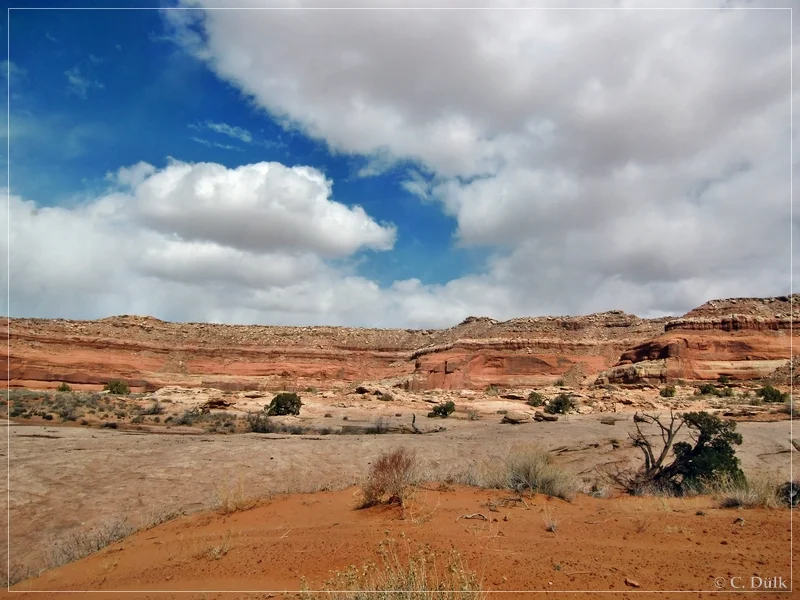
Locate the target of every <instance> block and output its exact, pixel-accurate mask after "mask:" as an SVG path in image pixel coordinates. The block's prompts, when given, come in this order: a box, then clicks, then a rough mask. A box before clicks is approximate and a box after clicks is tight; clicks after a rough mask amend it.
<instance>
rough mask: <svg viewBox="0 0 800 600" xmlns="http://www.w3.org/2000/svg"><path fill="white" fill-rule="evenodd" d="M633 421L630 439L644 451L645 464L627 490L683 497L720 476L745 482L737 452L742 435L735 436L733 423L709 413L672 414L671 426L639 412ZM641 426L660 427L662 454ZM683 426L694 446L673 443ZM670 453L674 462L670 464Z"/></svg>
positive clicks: (630, 479)
mask: <svg viewBox="0 0 800 600" xmlns="http://www.w3.org/2000/svg"><path fill="white" fill-rule="evenodd" d="M633 422H634V425H635V427H636V433H635V434H631V436H630V437H631V440H632V442H633V445H634V446H636V447H637V448H639V449H640V450H641V451H642V453H643V455H644V461H645V463H644V466H643V467H642V469H641V470H640V471H639V472H638V473H637V474H636V475H634V476H633V477H630V478H628V480H627V482H625V486H626V487H627V489H628V491H630V492H632V493H637V490H642V489H658V490H663V491H671V492H672V493H673V494H674V495H683V494H685V493H686V492H688V491H690V490H692V489H698V488H702V487H703V485H704V484H705V482H707V481H713V480H715V479H717V478H720V477H729V478H730V479H731V480H732V481H737V482H743V481H744V473H742V470H741V469H740V467H739V459H738V458H736V451H735V449H734V446H735V445H740V444H741V443H742V436H741V434H739V433H736V423H735V422H734V421H724V420H722V419H720V418H719V417H716V416H714V415H712V414H709V413H707V412H689V413H684V414H678V415H676V414H674V413H670V422H669V423H666V422H662V421H661V419H660V417H659V416H653V415H648V414H639V413H636V414H635V415H634V419H633ZM641 423H646V424H649V425H657V426H658V428H659V430H660V431H659V433H660V437H661V440H662V441H663V446H662V448H661V449H660V451H658V452H656V449H654V448H653V443H652V441H651V440H650V439H649V438H648V437H647V436H646V435H645V434H644V433H643V432H642V430H641V426H640V424H641ZM684 425H685V426H686V427H687V428H688V429H690V430H691V440H692V443H689V442H675V441H674V440H675V437H676V436H677V434H678V432H679V431H680V429H681V428H682V427H683V426H684ZM670 451H672V454H673V460H672V462H671V463H669V464H667V463H666V460H667V458H668V456H669V453H670Z"/></svg>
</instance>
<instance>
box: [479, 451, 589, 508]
mask: <svg viewBox="0 0 800 600" xmlns="http://www.w3.org/2000/svg"><path fill="white" fill-rule="evenodd" d="M485 485H486V486H487V487H492V488H500V489H510V490H514V491H515V492H517V493H523V492H529V493H534V494H546V495H548V496H553V497H556V498H563V499H564V500H571V499H572V498H574V496H575V493H576V492H577V491H578V490H579V489H580V487H581V486H580V483H579V482H578V480H577V479H576V478H575V477H573V476H572V475H571V474H570V473H569V472H567V471H565V470H563V469H562V468H561V467H559V466H558V465H556V464H555V462H554V460H553V455H552V454H550V453H549V452H547V451H545V450H542V449H540V448H537V447H535V446H519V447H515V448H512V449H511V450H510V451H509V453H508V455H507V456H506V458H505V460H504V461H503V462H502V463H501V464H500V465H499V466H497V467H496V468H495V469H494V470H491V471H490V472H489V473H488V474H487V476H486V481H485Z"/></svg>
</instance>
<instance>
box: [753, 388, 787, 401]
mask: <svg viewBox="0 0 800 600" xmlns="http://www.w3.org/2000/svg"><path fill="white" fill-rule="evenodd" d="M756 395H757V396H758V397H759V398H762V399H763V400H764V402H770V403H771V402H788V401H789V394H784V393H782V392H781V391H780V390H779V389H777V388H775V387H773V386H771V385H770V384H767V385H765V386H764V387H762V388H760V389H759V390H758V391H757V392H756Z"/></svg>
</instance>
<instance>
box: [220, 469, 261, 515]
mask: <svg viewBox="0 0 800 600" xmlns="http://www.w3.org/2000/svg"><path fill="white" fill-rule="evenodd" d="M258 502H259V498H258V497H257V496H253V495H251V494H249V493H247V492H246V491H245V485H244V481H243V480H242V479H241V478H240V479H239V480H238V481H237V482H236V483H229V484H225V485H220V486H217V487H216V488H215V490H214V500H213V502H212V505H213V507H214V509H215V510H216V511H217V512H218V513H219V514H221V515H229V514H231V513H235V512H241V511H243V510H250V509H251V508H253V507H255V506H256V505H257V504H258Z"/></svg>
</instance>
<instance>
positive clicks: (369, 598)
mask: <svg viewBox="0 0 800 600" xmlns="http://www.w3.org/2000/svg"><path fill="white" fill-rule="evenodd" d="M380 555H381V559H382V565H380V566H379V565H377V564H375V563H372V562H370V563H367V564H365V565H363V566H362V567H357V566H355V565H352V566H350V567H348V568H347V569H345V570H344V571H338V572H336V573H335V574H334V576H333V577H332V578H331V579H329V580H328V581H326V582H325V583H324V584H323V586H322V587H323V589H324V590H325V591H324V595H323V596H315V595H314V594H313V593H311V592H308V591H304V593H303V596H304V597H305V598H307V600H317V598H320V600H321V598H322V597H324V598H330V597H335V596H336V595H338V594H342V595H345V594H346V596H347V598H348V599H350V600H389V599H392V600H485V599H486V598H487V594H486V593H485V592H483V591H482V587H481V584H480V580H479V579H478V577H477V575H476V574H475V573H474V572H472V571H470V570H468V569H467V568H466V567H465V566H464V563H463V561H462V560H461V556H460V555H459V554H458V552H456V551H451V552H450V554H449V556H448V557H447V560H442V559H438V560H437V556H436V554H435V553H434V552H433V551H431V550H430V549H429V548H425V549H420V550H418V551H417V552H416V553H410V555H409V556H408V559H407V561H403V560H401V559H400V558H399V556H398V552H397V551H396V550H395V548H394V542H393V540H386V541H384V542H383V543H382V544H381V550H380ZM303 588H304V590H307V589H308V584H307V583H306V582H305V579H303Z"/></svg>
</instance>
